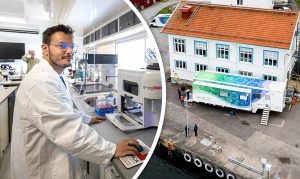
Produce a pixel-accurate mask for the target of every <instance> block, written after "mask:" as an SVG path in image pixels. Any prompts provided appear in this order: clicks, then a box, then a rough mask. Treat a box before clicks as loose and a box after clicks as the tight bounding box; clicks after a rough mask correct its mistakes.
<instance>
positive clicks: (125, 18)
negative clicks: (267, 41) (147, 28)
mask: <svg viewBox="0 0 300 179" xmlns="http://www.w3.org/2000/svg"><path fill="white" fill-rule="evenodd" d="M134 18H135V14H134V12H133V11H129V12H127V13H126V14H124V15H122V16H121V17H120V18H119V20H120V22H119V30H120V31H122V30H124V29H127V28H129V27H131V26H133V25H134Z"/></svg>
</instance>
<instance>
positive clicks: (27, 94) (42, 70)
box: [11, 59, 116, 179]
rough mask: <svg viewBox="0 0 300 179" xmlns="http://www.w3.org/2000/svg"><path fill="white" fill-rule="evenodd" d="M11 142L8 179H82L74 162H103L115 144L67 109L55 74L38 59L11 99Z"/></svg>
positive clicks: (69, 104) (68, 100)
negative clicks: (14, 99)
mask: <svg viewBox="0 0 300 179" xmlns="http://www.w3.org/2000/svg"><path fill="white" fill-rule="evenodd" d="M13 120H14V121H13V130H12V143H11V169H12V179H35V178H40V179H47V178H51V179H56V178H57V179H68V178H70V179H71V178H72V179H74V178H82V172H81V167H80V160H79V158H81V159H84V160H88V161H91V162H93V163H97V164H106V163H108V162H109V161H110V160H111V158H112V157H113V155H114V153H115V150H116V145H115V144H113V143H111V142H108V141H106V140H104V139H103V138H102V137H101V136H99V135H98V134H97V132H96V131H95V130H94V129H93V128H91V127H90V126H88V125H87V124H86V123H89V121H90V117H88V116H86V115H84V114H82V113H79V112H78V111H76V110H74V109H73V103H72V100H71V97H70V94H69V92H68V90H67V89H66V87H65V86H64V84H63V82H62V81H61V79H60V78H59V75H58V74H57V73H56V72H55V71H54V70H53V68H52V67H51V66H50V65H49V64H48V62H47V61H46V60H44V59H42V60H41V62H40V63H39V64H37V65H35V66H34V68H33V69H32V70H31V72H30V73H29V74H27V75H26V76H25V78H24V80H23V81H22V83H21V85H20V87H19V89H18V92H17V96H16V103H15V110H14V119H13Z"/></svg>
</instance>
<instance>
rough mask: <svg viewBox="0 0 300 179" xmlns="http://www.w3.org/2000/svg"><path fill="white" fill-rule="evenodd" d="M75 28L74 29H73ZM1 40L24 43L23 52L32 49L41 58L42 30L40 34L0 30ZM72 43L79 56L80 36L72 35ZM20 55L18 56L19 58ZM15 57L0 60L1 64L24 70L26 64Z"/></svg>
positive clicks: (82, 49) (81, 50)
mask: <svg viewBox="0 0 300 179" xmlns="http://www.w3.org/2000/svg"><path fill="white" fill-rule="evenodd" d="M75 30H76V29H75ZM0 39H1V42H15V43H25V53H26V52H27V51H28V50H34V51H35V53H36V55H35V56H36V58H39V59H41V58H42V49H41V45H42V31H41V32H40V34H21V33H11V32H0ZM74 43H75V44H77V45H78V49H77V51H79V52H80V53H78V54H76V55H78V56H81V54H82V53H85V51H84V48H82V46H83V42H82V37H74ZM21 58H22V57H20V59H21ZM20 59H16V60H15V61H14V62H0V65H1V64H4V63H5V64H10V65H11V66H12V67H14V68H15V69H16V71H17V72H18V73H20V72H21V71H23V72H26V70H27V64H26V62H24V61H23V60H20Z"/></svg>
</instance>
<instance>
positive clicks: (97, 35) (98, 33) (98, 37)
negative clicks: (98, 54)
mask: <svg viewBox="0 0 300 179" xmlns="http://www.w3.org/2000/svg"><path fill="white" fill-rule="evenodd" d="M95 38H96V39H95V40H99V39H100V38H101V29H98V30H97V31H96V32H95Z"/></svg>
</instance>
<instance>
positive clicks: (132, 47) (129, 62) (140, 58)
mask: <svg viewBox="0 0 300 179" xmlns="http://www.w3.org/2000/svg"><path fill="white" fill-rule="evenodd" d="M145 43H146V40H145V38H140V39H133V40H128V41H125V42H120V43H117V45H116V48H117V50H116V51H117V54H118V68H122V69H137V68H145V67H146V62H145V61H144V59H145V49H146V44H145Z"/></svg>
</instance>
